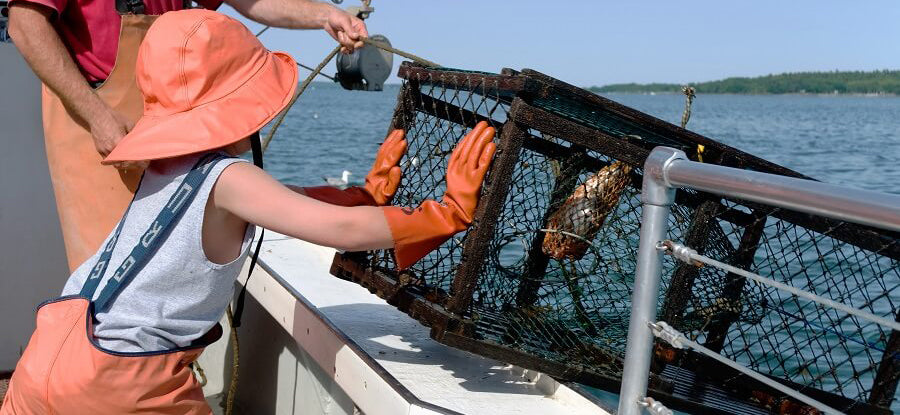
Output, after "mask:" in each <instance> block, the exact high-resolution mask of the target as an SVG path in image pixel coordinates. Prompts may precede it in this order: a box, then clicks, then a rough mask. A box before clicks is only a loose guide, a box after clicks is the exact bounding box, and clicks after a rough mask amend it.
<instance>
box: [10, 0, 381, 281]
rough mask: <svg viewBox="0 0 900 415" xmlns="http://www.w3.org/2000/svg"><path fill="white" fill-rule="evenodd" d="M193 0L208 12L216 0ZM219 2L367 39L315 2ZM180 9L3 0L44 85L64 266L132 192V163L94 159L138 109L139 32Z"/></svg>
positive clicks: (104, 228)
mask: <svg viewBox="0 0 900 415" xmlns="http://www.w3.org/2000/svg"><path fill="white" fill-rule="evenodd" d="M197 2H198V4H199V5H200V6H202V7H205V8H209V9H215V8H217V7H218V6H219V5H220V4H221V2H222V0H198V1H197ZM225 2H226V3H227V4H228V5H230V6H232V7H234V8H235V9H236V10H237V11H238V12H240V13H241V14H243V15H244V16H246V17H248V18H250V19H253V20H255V21H257V22H260V23H263V24H266V25H271V26H277V27H285V28H296V29H314V28H321V29H324V30H325V31H326V32H328V34H330V35H331V36H332V37H333V38H334V39H335V40H337V41H338V42H340V44H341V45H342V46H343V50H344V51H345V52H350V51H352V50H353V49H354V48H356V47H360V46H362V41H361V40H360V38H361V37H366V36H368V33H367V31H366V27H365V24H364V23H363V22H362V21H361V20H360V19H358V18H356V17H354V16H350V15H349V14H347V13H346V12H344V11H342V10H340V9H337V8H336V7H334V6H332V5H330V4H327V3H324V2H318V1H314V0H225ZM186 7H190V0H12V1H11V2H10V21H9V34H10V36H11V37H12V39H13V41H14V42H15V44H16V46H17V47H18V49H19V51H20V52H21V53H22V55H23V56H24V57H25V60H26V61H27V62H28V64H29V65H30V66H31V68H32V69H33V70H34V72H35V74H37V76H38V77H39V78H40V79H41V81H42V82H43V83H44V87H43V104H42V106H43V124H44V138H45V143H46V149H47V161H48V164H49V167H50V175H51V179H52V182H53V189H54V193H55V196H56V204H57V210H58V212H59V217H60V223H61V226H62V231H63V239H64V241H65V245H66V255H67V257H68V262H69V268H70V269H75V268H76V267H78V265H80V264H81V263H82V262H84V260H85V259H87V258H88V257H89V256H90V255H91V254H92V253H93V252H96V250H97V248H98V247H99V245H100V244H101V243H102V242H103V238H105V237H106V235H108V234H109V232H110V231H111V230H112V229H113V227H114V225H115V222H116V220H117V218H119V217H121V215H122V213H123V212H124V210H125V208H126V206H128V203H129V201H130V200H131V197H132V195H133V194H134V191H135V187H136V185H137V183H138V181H139V178H140V174H141V170H142V166H140V165H134V164H118V165H117V166H116V167H115V168H113V167H110V166H102V165H101V164H100V160H101V159H102V158H103V157H104V156H106V154H108V153H109V152H110V151H111V150H112V149H113V147H115V145H116V144H117V143H118V142H119V140H121V138H122V137H123V136H124V135H125V134H126V133H127V132H128V130H129V129H130V128H131V126H132V125H133V124H134V122H135V121H136V120H137V118H138V117H139V116H140V115H141V112H142V109H143V102H142V99H141V95H140V92H139V90H138V89H137V86H136V83H135V80H134V79H135V78H134V66H135V61H136V60H137V50H138V46H139V45H140V43H141V40H142V39H143V37H144V34H145V33H146V31H147V30H148V28H149V27H150V25H151V23H152V22H153V20H154V19H155V17H156V15H159V14H162V13H164V12H166V11H171V10H179V9H182V8H186ZM177 64H178V63H177V62H160V68H159V70H161V71H165V70H167V69H168V68H167V67H168V66H169V65H177Z"/></svg>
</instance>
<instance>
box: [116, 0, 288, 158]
mask: <svg viewBox="0 0 900 415" xmlns="http://www.w3.org/2000/svg"><path fill="white" fill-rule="evenodd" d="M135 77H136V78H137V85H138V88H140V90H141V92H142V93H143V95H144V114H143V116H142V117H141V119H140V120H138V122H137V124H135V126H134V128H133V129H132V130H131V132H129V133H128V134H127V135H126V136H125V137H124V138H123V139H122V141H120V142H119V144H118V145H116V147H115V148H114V149H113V151H112V152H110V153H109V155H108V156H107V157H106V159H104V160H103V163H104V164H110V163H114V162H119V161H140V160H155V159H162V158H168V157H175V156H181V155H185V154H191V153H197V152H200V151H204V150H211V149H215V148H219V147H224V146H227V145H229V144H232V143H235V142H238V141H240V140H242V139H244V138H246V137H248V136H250V135H252V134H254V133H256V132H258V131H259V130H260V129H261V128H262V127H263V126H264V125H265V124H266V123H268V122H269V121H271V120H272V118H274V117H275V116H276V115H278V113H280V112H281V111H282V110H283V109H284V108H285V107H286V106H287V105H288V103H289V102H290V99H291V97H292V96H293V95H294V91H295V90H296V89H297V77H298V74H297V65H296V63H295V62H294V59H293V58H291V56H290V55H288V54H286V53H282V52H270V51H268V50H267V49H266V48H265V47H264V46H263V45H262V43H260V42H259V40H258V39H257V38H256V37H255V36H253V34H252V33H250V31H249V30H247V28H246V27H244V25H243V24H241V23H240V22H238V21H237V20H234V19H232V18H230V17H228V16H225V15H223V14H221V13H217V12H213V11H209V10H202V9H190V10H180V11H174V12H168V13H165V14H163V15H162V16H160V17H159V18H158V19H157V20H156V22H154V23H153V25H152V26H151V27H150V30H149V31H148V32H147V36H146V37H145V38H144V41H143V43H141V48H140V50H139V51H138V58H137V67H136V68H135Z"/></svg>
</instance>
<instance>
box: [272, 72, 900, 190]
mask: <svg viewBox="0 0 900 415" xmlns="http://www.w3.org/2000/svg"><path fill="white" fill-rule="evenodd" d="M399 89H400V88H399V86H397V85H388V86H386V87H385V90H384V91H382V92H363V91H345V90H343V89H341V88H340V87H338V86H336V85H334V84H329V83H314V84H313V85H311V86H310V88H309V89H308V90H307V91H306V92H305V93H304V94H303V96H302V97H301V98H300V100H299V101H298V102H297V104H296V105H295V106H294V108H293V109H292V110H291V112H290V113H289V114H288V118H287V120H286V121H285V124H284V125H282V127H281V128H280V131H279V132H278V134H277V137H276V138H275V140H274V141H273V142H272V144H271V146H270V148H269V150H270V151H269V152H268V154H267V169H268V170H269V171H270V172H271V173H272V174H274V175H275V176H276V177H277V178H279V179H280V180H283V181H286V182H290V183H293V184H300V185H315V184H322V183H324V181H323V180H322V177H323V176H329V177H339V176H340V175H341V171H342V170H344V169H346V170H349V171H351V172H352V173H354V175H353V176H351V180H356V181H362V180H363V177H364V176H365V174H366V172H367V171H368V169H369V166H370V165H371V162H372V160H373V157H374V154H375V151H377V149H378V145H379V143H380V142H381V140H382V139H383V138H384V136H385V133H386V132H387V129H388V125H389V123H390V119H391V115H392V113H393V110H394V103H395V101H396V97H397V92H398V91H399ZM607 97H608V98H611V99H613V100H615V101H618V102H621V103H623V104H625V105H628V106H632V107H634V108H637V109H639V110H641V111H644V112H647V113H649V114H652V115H654V116H656V117H659V118H661V119H663V120H666V121H670V122H672V123H676V124H677V123H678V122H680V120H681V111H682V109H683V107H684V98H683V97H682V96H681V95H675V94H665V95H653V96H651V95H637V94H609V95H607ZM688 128H689V129H691V130H694V131H697V132H699V133H701V134H703V135H706V136H708V137H710V138H713V139H716V140H718V141H721V142H723V143H725V144H728V145H731V146H734V147H737V148H739V149H741V150H744V151H747V152H749V153H752V154H754V155H757V156H760V157H762V158H765V159H768V160H770V161H773V162H775V163H778V164H781V165H783V166H786V167H788V168H791V169H794V170H797V171H799V172H801V173H804V174H806V175H809V176H812V177H815V178H816V179H819V180H822V181H826V182H830V183H835V184H843V185H850V186H856V187H861V188H866V189H871V190H878V191H883V192H891V193H900V97H874V98H869V97H849V96H848V97H845V96H802V95H787V96H747V95H700V96H698V97H697V99H696V100H695V101H694V106H693V114H692V116H691V121H690V123H688Z"/></svg>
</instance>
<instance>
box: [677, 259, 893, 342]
mask: <svg viewBox="0 0 900 415" xmlns="http://www.w3.org/2000/svg"><path fill="white" fill-rule="evenodd" d="M661 249H663V250H665V251H666V253H674V252H676V251H678V252H679V256H678V257H677V258H678V259H680V260H682V261H683V262H687V263H689V264H690V263H692V261H698V262H702V263H704V264H707V265H711V266H714V267H716V268H719V269H721V270H725V271H728V272H730V273H733V274H736V275H740V276H742V277H744V278H748V279H751V280H753V281H756V282H757V283H759V284H763V285H768V286H770V287H774V288H777V289H779V290H782V291H787V292H789V293H791V294H793V295H795V296H797V297H800V298H805V299H807V300H809V301H812V302H814V303H819V304H821V305H824V306H827V307H831V308H834V309H836V310H840V311H843V312H845V313H847V314H852V315H854V316H857V317H860V318H862V319H865V320H869V321H872V322H875V323H878V324H881V325H882V326H886V327H890V328H892V329H894V330H897V331H900V322H896V321H892V320H888V319H886V318H883V317H878V316H876V315H874V314H872V313H869V312H866V311H863V310H860V309H857V308H853V307H850V306H848V305H846V304H843V303H839V302H837V301H834V300H831V299H828V298H825V297H822V296H818V295H816V294H813V293H810V292H806V291H803V290H801V289H799V288H795V287H791V286H790V285H787V284H784V283H780V282H778V281H775V280H773V279H771V278H766V277H763V276H762V275H759V274H754V273H752V272H749V271H745V270H742V269H740V268H737V267H733V266H731V265H728V264H726V263H724V262H719V261H716V260H715V259H712V258H709V257H706V256H703V255H700V254H698V253H697V252H696V251H694V250H692V249H689V248H686V247H685V246H684V245H682V244H677V243H674V242H672V241H665V242H663V244H662V247H661ZM685 259H688V260H689V261H685Z"/></svg>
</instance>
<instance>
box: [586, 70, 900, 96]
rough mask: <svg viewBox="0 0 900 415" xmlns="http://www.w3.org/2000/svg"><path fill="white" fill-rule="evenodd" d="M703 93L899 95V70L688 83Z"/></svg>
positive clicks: (654, 86)
mask: <svg viewBox="0 0 900 415" xmlns="http://www.w3.org/2000/svg"><path fill="white" fill-rule="evenodd" d="M689 85H690V86H693V87H694V88H695V89H696V91H697V92H698V93H706V94H803V93H806V94H835V93H837V94H894V95H900V70H881V71H833V72H796V73H784V74H778V75H766V76H759V77H754V78H746V77H733V78H726V79H722V80H718V81H709V82H698V83H691V84H689ZM681 87H682V84H667V83H651V84H637V83H627V84H611V85H605V86H601V87H597V86H593V87H590V88H589V89H590V90H591V91H594V92H600V93H603V92H635V93H649V92H681Z"/></svg>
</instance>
